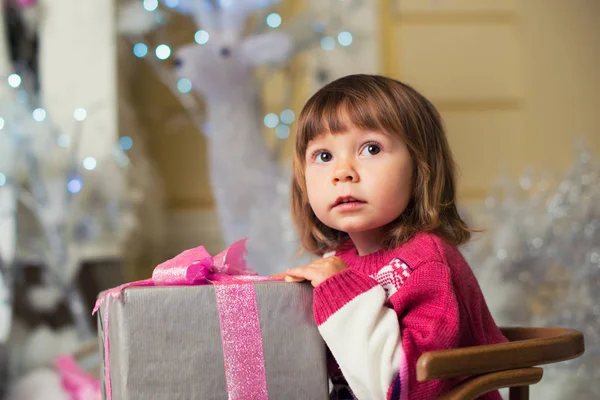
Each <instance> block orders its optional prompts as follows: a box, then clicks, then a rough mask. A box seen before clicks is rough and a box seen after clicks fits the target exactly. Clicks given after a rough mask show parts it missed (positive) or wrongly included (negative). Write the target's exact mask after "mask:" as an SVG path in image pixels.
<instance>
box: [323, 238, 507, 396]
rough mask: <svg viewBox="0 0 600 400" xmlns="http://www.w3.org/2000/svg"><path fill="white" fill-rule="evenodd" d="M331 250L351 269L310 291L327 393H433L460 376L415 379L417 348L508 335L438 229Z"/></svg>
mask: <svg viewBox="0 0 600 400" xmlns="http://www.w3.org/2000/svg"><path fill="white" fill-rule="evenodd" d="M335 255H336V256H337V257H340V258H341V259H343V260H344V261H345V262H346V264H347V265H348V267H349V268H348V269H347V270H345V271H343V272H341V273H338V274H337V275H334V276H332V277H331V278H329V279H327V280H326V281H324V282H323V283H321V284H320V285H319V286H317V287H316V288H315V291H314V314H315V320H316V323H317V325H318V327H319V331H320V332H321V335H322V336H323V339H324V340H325V342H326V343H327V346H328V347H329V350H330V352H331V354H332V355H333V358H330V363H329V373H330V377H331V379H332V382H333V384H334V392H333V394H332V398H335V399H340V400H341V399H353V398H358V399H360V400H378V399H398V400H400V399H401V400H404V399H419V400H427V399H435V398H437V397H438V396H439V395H440V394H442V393H445V392H446V391H448V390H449V389H450V388H452V387H453V386H454V385H456V384H457V383H458V382H459V381H460V380H458V379H455V380H436V381H430V382H424V383H420V382H417V379H416V364H417V360H418V359H419V357H420V356H421V354H423V353H424V352H427V351H432V350H440V349H450V348H457V347H468V346H475V345H483V344H492V343H501V342H506V339H505V338H504V336H502V334H501V333H500V330H499V329H498V327H497V326H496V324H495V323H494V320H493V318H492V316H491V314H490V312H489V310H488V308H487V305H486V303H485V300H484V298H483V294H482V293H481V289H480V288H479V285H478V283H477V280H476V279H475V276H474V275H473V272H472V271H471V268H470V267H469V265H468V264H467V262H466V261H465V260H464V258H463V257H462V255H461V254H460V252H459V251H458V250H457V248H456V247H454V246H452V245H449V244H447V243H446V242H445V241H444V240H442V239H441V238H439V237H438V236H436V235H434V234H425V233H422V234H418V235H416V236H415V237H414V238H413V239H411V240H410V241H409V242H407V243H405V244H404V245H402V246H400V247H398V248H395V249H392V250H381V251H378V252H376V253H373V254H369V255H366V256H359V255H358V254H357V252H356V249H355V248H354V246H353V245H352V243H351V242H348V243H347V244H346V245H344V246H342V248H341V249H338V250H337V251H336V253H335ZM326 256H327V255H326ZM483 398H484V399H486V400H492V399H494V400H496V399H500V395H499V394H498V392H497V391H494V392H490V393H488V394H487V395H485V396H484V397H483Z"/></svg>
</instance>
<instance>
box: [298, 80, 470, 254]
mask: <svg viewBox="0 0 600 400" xmlns="http://www.w3.org/2000/svg"><path fill="white" fill-rule="evenodd" d="M348 124H351V125H354V126H355V127H356V128H358V129H363V130H376V131H380V132H383V133H386V134H388V135H399V136H400V137H401V138H402V140H403V141H404V142H405V143H406V146H407V147H408V150H409V152H410V155H411V157H412V160H413V163H414V169H413V170H414V173H413V185H412V188H413V193H412V195H411V199H410V201H409V204H408V206H407V207H406V209H405V210H404V212H403V213H402V214H401V215H400V216H399V217H398V218H397V219H396V220H395V221H393V222H392V223H390V224H389V225H388V227H387V229H388V235H387V239H386V241H385V247H386V248H392V247H395V246H399V245H400V244H402V243H405V242H406V241H408V240H409V239H411V238H412V237H413V236H414V235H415V234H416V233H418V232H432V233H435V234H437V235H439V236H441V237H442V238H443V239H445V240H446V241H447V242H449V243H452V244H455V245H460V244H463V243H465V242H467V241H468V240H469V239H470V237H471V232H473V230H472V229H470V228H469V226H468V225H467V224H466V222H465V221H463V219H462V218H461V217H460V215H459V213H458V210H457V208H456V177H455V176H456V165H455V162H454V159H453V157H452V152H451V150H450V146H449V145H448V141H447V139H446V134H445V131H444V126H443V123H442V120H441V118H440V115H439V113H438V111H437V110H436V108H435V107H434V106H433V104H431V102H430V101H429V100H427V99H426V98H425V97H424V96H423V95H421V94H420V93H418V92H417V91H416V90H415V89H413V88H412V87H410V86H408V85H406V84H404V83H402V82H399V81H396V80H394V79H390V78H386V77H382V76H376V75H349V76H346V77H343V78H340V79H337V80H335V81H333V82H331V83H329V84H328V85H326V86H324V87H323V88H321V89H320V90H319V91H317V92H316V93H315V94H314V95H313V96H312V97H311V98H310V99H309V100H308V102H307V103H306V105H305V106H304V108H303V109H302V112H301V113H300V116H299V118H298V127H297V131H296V146H295V151H294V171H293V177H292V194H291V201H292V217H293V219H294V223H295V225H296V228H297V229H298V233H299V235H300V240H301V242H302V246H303V247H304V249H305V250H308V251H310V252H313V253H315V254H320V255H322V254H323V253H325V252H326V251H327V250H328V249H337V248H338V247H339V246H340V245H341V244H342V243H343V242H344V241H346V240H348V235H347V234H346V233H345V232H341V231H337V230H335V229H332V228H329V227H328V226H326V225H325V224H323V223H322V222H321V221H319V219H318V218H317V217H316V215H315V214H314V212H313V210H312V208H311V206H310V204H309V203H308V196H307V191H306V179H305V175H304V170H305V167H306V165H305V163H306V154H305V153H306V148H307V146H308V144H309V142H310V141H311V140H313V139H314V138H316V137H318V136H319V135H321V134H323V133H326V132H331V133H338V132H344V131H345V130H346V129H347V128H348Z"/></svg>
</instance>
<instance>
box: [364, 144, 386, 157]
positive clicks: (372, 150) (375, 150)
mask: <svg viewBox="0 0 600 400" xmlns="http://www.w3.org/2000/svg"><path fill="white" fill-rule="evenodd" d="M380 152H381V147H379V145H377V144H369V145H367V146H365V147H364V148H363V150H362V151H361V153H360V154H361V155H363V156H374V155H376V154H379V153H380Z"/></svg>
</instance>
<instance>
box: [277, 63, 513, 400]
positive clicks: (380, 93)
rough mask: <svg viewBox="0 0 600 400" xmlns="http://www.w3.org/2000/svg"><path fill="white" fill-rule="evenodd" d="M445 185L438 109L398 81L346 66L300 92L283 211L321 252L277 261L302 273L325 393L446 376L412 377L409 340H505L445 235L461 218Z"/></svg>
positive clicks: (396, 388)
mask: <svg viewBox="0 0 600 400" xmlns="http://www.w3.org/2000/svg"><path fill="white" fill-rule="evenodd" d="M455 187H456V183H455V164H454V160H453V158H452V153H451V151H450V148H449V146H448V142H447V140H446V135H445V133H444V128H443V126H442V121H441V119H440V116H439V114H438V112H437V110H436V109H435V107H434V106H433V105H432V104H431V103H430V102H429V101H428V100H427V99H426V98H424V97H423V96H422V95H421V94H419V93H418V92H417V91H415V90H414V89H413V88H411V87H410V86H407V85H405V84H403V83H401V82H398V81H395V80H392V79H388V78H384V77H381V76H369V75H352V76H347V77H344V78H341V79H338V80H336V81H334V82H332V83H330V84H328V85H327V86H325V87H323V88H322V89H321V90H319V91H318V92H317V93H316V94H315V95H313V96H312V98H311V99H310V100H309V101H308V103H307V104H306V105H305V106H304V109H303V110H302V112H301V114H300V117H299V120H298V131H297V137H296V148H295V156H294V176H293V179H292V212H293V217H294V220H295V224H296V226H297V228H298V230H299V234H300V238H301V241H302V244H303V247H304V248H305V249H306V250H308V251H311V252H313V253H315V254H317V255H324V257H323V258H321V259H319V260H318V261H316V262H314V263H312V264H310V265H308V266H305V267H298V268H292V269H289V270H287V271H286V273H285V274H286V280H287V281H301V280H307V281H310V282H311V283H312V285H313V286H314V287H315V290H314V315H315V320H316V323H317V325H318V327H319V331H320V333H321V335H322V336H323V339H324V340H325V342H326V343H327V345H328V347H329V350H330V352H331V354H332V355H333V358H331V359H330V360H329V364H330V365H329V367H330V368H329V372H330V376H331V380H332V382H333V383H334V391H333V393H332V398H335V399H353V398H357V399H360V400H378V399H419V400H421V399H435V398H437V397H438V396H439V395H440V394H443V393H444V392H446V391H447V390H448V389H450V388H451V387H452V386H454V385H456V384H457V383H458V380H444V381H431V382H426V383H419V382H417V380H416V363H417V360H418V358H419V357H420V356H421V354H423V353H424V352H427V351H432V350H439V349H450V348H456V347H466V346H474V345H484V344H492V343H500V342H505V341H506V339H505V338H504V337H503V336H502V334H501V333H500V330H499V329H498V327H497V326H496V324H495V323H494V320H493V319H492V316H491V315H490V312H489V311H488V308H487V306H486V303H485V300H484V298H483V295H482V293H481V290H480V288H479V285H478V283H477V281H476V279H475V276H474V275H473V273H472V271H471V269H470V268H469V265H468V264H467V263H466V261H465V260H464V258H463V257H462V256H461V254H460V253H459V251H458V249H457V248H456V246H458V245H460V244H463V243H465V242H467V241H468V240H469V238H470V235H471V230H470V229H469V227H468V226H467V224H466V223H465V222H464V221H463V220H462V219H461V217H460V216H459V214H458V211H457V208H456V193H455ZM485 398H486V399H500V396H499V394H498V392H497V391H494V392H491V393H488V394H487V395H486V396H485Z"/></svg>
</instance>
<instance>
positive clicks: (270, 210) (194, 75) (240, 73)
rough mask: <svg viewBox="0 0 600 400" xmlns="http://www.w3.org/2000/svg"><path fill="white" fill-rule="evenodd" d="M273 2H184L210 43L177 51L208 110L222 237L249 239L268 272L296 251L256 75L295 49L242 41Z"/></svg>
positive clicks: (283, 176)
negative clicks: (252, 20)
mask: <svg viewBox="0 0 600 400" xmlns="http://www.w3.org/2000/svg"><path fill="white" fill-rule="evenodd" d="M273 2H274V1H269V0H238V1H235V0H230V1H221V2H219V1H216V0H215V1H211V2H208V1H194V0H188V1H180V3H179V4H180V5H179V7H178V10H179V11H182V12H186V13H189V14H191V15H192V16H193V17H194V18H195V20H196V22H197V23H198V25H200V26H201V27H202V29H203V30H205V31H206V32H207V33H208V37H209V39H208V41H206V43H205V44H189V45H186V46H184V47H182V48H180V49H178V51H177V53H176V65H177V74H178V76H179V77H182V78H183V77H185V78H188V79H190V81H191V82H192V87H193V89H194V90H196V91H197V92H198V93H200V94H201V95H202V96H203V98H204V100H205V103H206V106H207V118H206V123H205V126H204V131H205V133H206V134H207V136H208V153H209V154H208V157H209V168H210V178H211V183H212V188H213V192H214V196H215V199H216V202H217V212H218V216H219V219H220V223H221V228H222V232H223V236H224V239H225V241H226V242H227V243H228V244H229V243H232V242H233V241H235V240H238V239H240V238H245V237H249V242H248V247H249V257H248V258H249V261H250V263H251V265H252V266H253V267H254V268H255V269H256V270H257V271H258V272H260V273H263V274H265V273H270V272H275V271H280V270H281V269H282V268H283V267H284V266H286V265H289V262H290V259H291V258H292V257H293V256H294V255H295V253H296V252H297V250H298V249H299V245H298V243H297V241H296V239H295V235H294V230H293V226H292V223H291V218H290V215H289V207H288V203H289V199H288V196H289V190H288V185H289V174H288V173H286V172H283V171H282V169H281V168H280V166H279V165H278V160H277V159H276V157H275V156H274V155H273V153H272V152H271V151H270V150H269V147H268V146H267V143H266V142H265V139H264V137H263V136H262V133H261V127H262V117H261V115H262V113H261V110H260V106H261V102H260V97H259V83H258V81H257V79H256V78H255V77H254V70H255V67H257V66H259V65H269V64H281V63H285V62H287V61H288V60H289V58H290V56H291V53H292V52H293V51H294V43H293V41H292V39H291V38H290V37H289V36H288V35H286V34H285V33H283V32H269V33H262V34H256V35H251V36H248V37H243V35H242V31H243V29H244V25H245V20H246V18H247V17H248V16H249V15H250V14H251V13H253V12H254V11H257V10H259V9H262V8H264V7H267V6H269V5H270V4H271V3H273ZM225 3H226V4H225ZM296 262H298V261H296Z"/></svg>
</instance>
